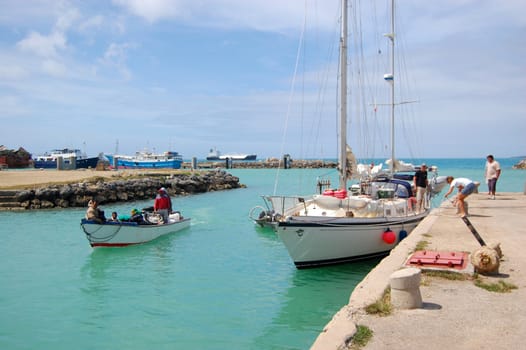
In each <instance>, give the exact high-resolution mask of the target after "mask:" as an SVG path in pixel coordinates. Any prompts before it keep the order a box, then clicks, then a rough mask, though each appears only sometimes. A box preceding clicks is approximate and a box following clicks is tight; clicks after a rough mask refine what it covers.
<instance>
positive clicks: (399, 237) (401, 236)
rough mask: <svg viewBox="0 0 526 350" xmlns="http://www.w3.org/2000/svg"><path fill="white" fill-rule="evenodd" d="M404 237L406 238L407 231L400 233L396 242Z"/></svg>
mask: <svg viewBox="0 0 526 350" xmlns="http://www.w3.org/2000/svg"><path fill="white" fill-rule="evenodd" d="M406 237H407V231H406V230H402V231H400V233H399V234H398V242H400V241H401V240H402V239H404V238H406Z"/></svg>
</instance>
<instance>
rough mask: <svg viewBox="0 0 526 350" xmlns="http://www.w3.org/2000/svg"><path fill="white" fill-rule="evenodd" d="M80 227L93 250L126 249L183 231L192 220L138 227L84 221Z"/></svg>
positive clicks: (124, 223) (127, 224)
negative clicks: (98, 248)
mask: <svg viewBox="0 0 526 350" xmlns="http://www.w3.org/2000/svg"><path fill="white" fill-rule="evenodd" d="M80 225H81V227H82V230H83V231H84V233H85V234H86V238H87V240H88V241H89V243H90V245H91V246H92V247H93V248H97V247H125V246H129V245H135V244H142V243H146V242H150V241H153V240H155V239H157V238H159V237H161V236H165V235H168V234H170V233H175V232H177V231H181V230H183V229H185V228H187V227H189V226H190V218H184V219H181V220H178V221H175V222H170V223H167V224H160V225H138V224H137V223H135V222H105V223H103V224H99V223H97V222H95V221H90V220H86V219H82V221H81V224H80Z"/></svg>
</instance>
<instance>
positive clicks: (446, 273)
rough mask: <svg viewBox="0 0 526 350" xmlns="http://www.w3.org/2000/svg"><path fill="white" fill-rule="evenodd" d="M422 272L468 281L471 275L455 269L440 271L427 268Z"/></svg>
mask: <svg viewBox="0 0 526 350" xmlns="http://www.w3.org/2000/svg"><path fill="white" fill-rule="evenodd" d="M422 273H423V274H424V275H425V276H426V277H437V278H442V279H446V280H450V281H466V280H468V279H471V277H470V276H469V275H467V274H465V273H458V272H454V271H439V270H425V271H422Z"/></svg>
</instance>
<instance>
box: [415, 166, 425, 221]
mask: <svg viewBox="0 0 526 350" xmlns="http://www.w3.org/2000/svg"><path fill="white" fill-rule="evenodd" d="M413 182H414V186H415V189H416V210H417V211H422V209H423V203H424V196H425V193H426V191H427V186H428V185H429V181H428V180H427V165H426V164H425V163H424V164H422V165H421V166H420V169H419V170H417V171H416V172H415V176H414V177H413Z"/></svg>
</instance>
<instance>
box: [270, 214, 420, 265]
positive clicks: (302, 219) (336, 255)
mask: <svg viewBox="0 0 526 350" xmlns="http://www.w3.org/2000/svg"><path fill="white" fill-rule="evenodd" d="M426 215H427V211H426V212H422V213H420V214H416V215H411V216H407V217H403V218H401V217H394V218H390V219H387V218H385V217H383V218H374V219H373V218H327V217H319V216H318V217H308V216H297V217H289V218H288V219H287V220H286V221H284V222H279V223H278V225H277V226H275V230H276V232H277V234H278V235H279V237H280V238H281V240H282V241H283V244H284V245H285V247H286V248H287V250H288V252H289V255H290V257H291V258H292V260H293V261H294V264H295V265H296V267H298V268H305V267H315V266H321V265H331V264H337V263H344V262H349V261H355V260H361V259H367V258H372V257H376V256H383V255H386V254H388V252H389V251H390V250H391V249H392V248H394V246H395V245H396V244H397V243H398V242H399V241H400V239H403V238H404V237H405V235H407V234H409V233H411V231H412V230H413V229H414V228H415V227H416V226H417V225H418V224H419V223H420V222H421V221H422V220H423V219H424V218H425V216H426ZM386 230H391V231H393V232H394V234H395V236H396V240H395V241H394V242H393V243H391V244H389V243H386V242H385V241H384V240H383V234H384V232H385V231H386ZM402 231H405V232H406V233H405V234H404V233H402V234H400V232H402Z"/></svg>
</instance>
